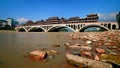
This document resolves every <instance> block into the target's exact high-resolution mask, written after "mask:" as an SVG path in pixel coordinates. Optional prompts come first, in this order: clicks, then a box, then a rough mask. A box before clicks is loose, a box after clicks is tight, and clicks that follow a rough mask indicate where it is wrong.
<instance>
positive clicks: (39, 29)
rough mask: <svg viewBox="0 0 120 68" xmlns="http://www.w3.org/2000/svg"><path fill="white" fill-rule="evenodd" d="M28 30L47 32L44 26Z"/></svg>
mask: <svg viewBox="0 0 120 68" xmlns="http://www.w3.org/2000/svg"><path fill="white" fill-rule="evenodd" d="M28 32H46V30H45V29H44V28H42V27H31V28H29V29H28Z"/></svg>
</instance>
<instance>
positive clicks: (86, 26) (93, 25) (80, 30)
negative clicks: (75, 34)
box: [79, 24, 109, 32]
mask: <svg viewBox="0 0 120 68" xmlns="http://www.w3.org/2000/svg"><path fill="white" fill-rule="evenodd" d="M89 27H99V28H102V29H104V30H105V31H109V29H108V28H107V27H104V26H101V25H96V24H91V25H85V26H83V27H82V28H80V29H79V32H84V30H85V29H87V28H89Z"/></svg>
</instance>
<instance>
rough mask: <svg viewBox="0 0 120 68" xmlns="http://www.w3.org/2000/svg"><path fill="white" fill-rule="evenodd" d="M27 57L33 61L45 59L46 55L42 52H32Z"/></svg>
mask: <svg viewBox="0 0 120 68" xmlns="http://www.w3.org/2000/svg"><path fill="white" fill-rule="evenodd" d="M29 56H30V58H31V59H33V60H38V61H40V60H43V59H45V58H46V56H47V53H46V52H43V51H39V50H35V51H32V52H30V53H29Z"/></svg>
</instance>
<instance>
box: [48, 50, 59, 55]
mask: <svg viewBox="0 0 120 68" xmlns="http://www.w3.org/2000/svg"><path fill="white" fill-rule="evenodd" d="M47 54H59V52H58V51H55V50H49V51H47Z"/></svg>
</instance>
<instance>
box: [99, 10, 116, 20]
mask: <svg viewBox="0 0 120 68" xmlns="http://www.w3.org/2000/svg"><path fill="white" fill-rule="evenodd" d="M116 14H117V12H113V13H109V14H101V13H98V16H99V21H110V22H111V21H116Z"/></svg>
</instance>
